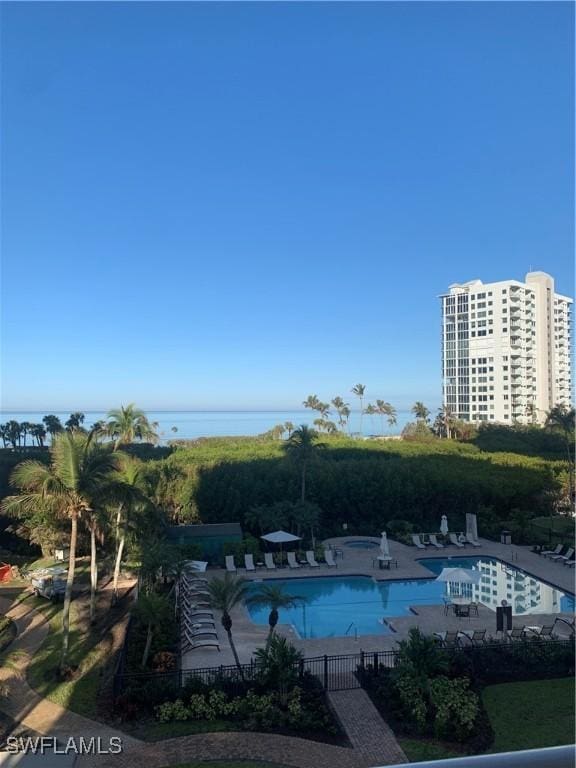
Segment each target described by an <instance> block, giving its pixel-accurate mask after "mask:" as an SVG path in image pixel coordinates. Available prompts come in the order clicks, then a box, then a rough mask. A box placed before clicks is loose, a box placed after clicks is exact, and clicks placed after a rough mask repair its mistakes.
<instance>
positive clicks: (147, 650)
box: [142, 624, 152, 669]
mask: <svg viewBox="0 0 576 768" xmlns="http://www.w3.org/2000/svg"><path fill="white" fill-rule="evenodd" d="M151 645H152V624H148V634H147V635H146V645H145V646H144V653H143V654H142V669H146V664H147V663H148V656H149V655H150V647H151Z"/></svg>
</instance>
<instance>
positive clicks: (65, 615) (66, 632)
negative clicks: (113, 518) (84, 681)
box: [60, 510, 78, 675]
mask: <svg viewBox="0 0 576 768" xmlns="http://www.w3.org/2000/svg"><path fill="white" fill-rule="evenodd" d="M71 517H72V520H71V530H70V555H69V559H68V576H67V577H66V591H65V593H64V608H63V609H62V654H61V656H60V674H61V675H63V674H64V671H65V669H66V661H67V658H68V646H69V644H70V603H71V602H72V587H73V586H74V570H75V568H76V541H77V539H78V512H77V510H73V512H72V516H71Z"/></svg>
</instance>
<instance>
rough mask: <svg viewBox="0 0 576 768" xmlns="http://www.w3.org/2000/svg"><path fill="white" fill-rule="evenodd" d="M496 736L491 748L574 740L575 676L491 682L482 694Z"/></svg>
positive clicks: (559, 743) (530, 746)
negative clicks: (500, 683) (521, 681)
mask: <svg viewBox="0 0 576 768" xmlns="http://www.w3.org/2000/svg"><path fill="white" fill-rule="evenodd" d="M482 697H483V700H484V705H485V707H486V710H487V712H488V716H489V717H490V722H491V723H492V727H493V728H494V732H495V734H496V739H495V741H494V746H493V747H492V749H491V750H490V751H491V752H507V751H512V750H515V749H535V748H537V747H555V746H560V745H562V744H572V743H573V742H574V680H573V679H572V678H561V679H560V680H534V681H530V682H526V683H504V684H502V685H491V686H489V687H488V688H486V689H485V690H484V693H483V694H482Z"/></svg>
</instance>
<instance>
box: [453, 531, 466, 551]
mask: <svg viewBox="0 0 576 768" xmlns="http://www.w3.org/2000/svg"><path fill="white" fill-rule="evenodd" d="M449 538H450V543H451V544H454V546H456V547H460V548H463V547H464V544H462V542H461V541H459V540H458V536H456V534H455V533H450V534H449Z"/></svg>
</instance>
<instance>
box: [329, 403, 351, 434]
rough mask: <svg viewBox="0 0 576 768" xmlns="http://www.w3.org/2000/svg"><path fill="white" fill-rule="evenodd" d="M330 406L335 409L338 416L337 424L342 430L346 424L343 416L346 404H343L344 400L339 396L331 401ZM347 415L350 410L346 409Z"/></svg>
mask: <svg viewBox="0 0 576 768" xmlns="http://www.w3.org/2000/svg"><path fill="white" fill-rule="evenodd" d="M331 402H332V405H333V406H334V408H335V409H336V413H337V414H338V424H339V426H340V429H342V430H344V426H345V424H346V419H345V418H344V416H345V409H347V408H348V403H345V402H344V400H342V398H341V397H340V395H336V397H335V398H333V400H332V401H331ZM348 414H350V410H349V409H348Z"/></svg>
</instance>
